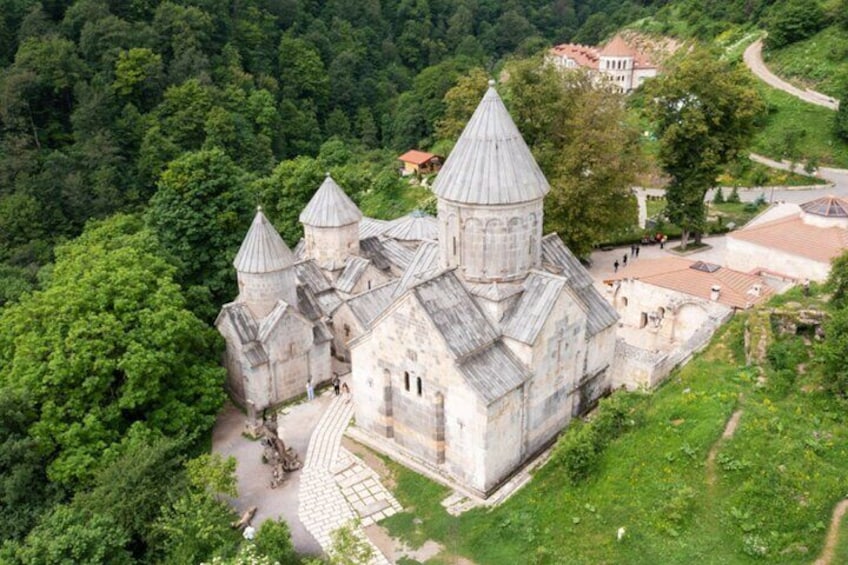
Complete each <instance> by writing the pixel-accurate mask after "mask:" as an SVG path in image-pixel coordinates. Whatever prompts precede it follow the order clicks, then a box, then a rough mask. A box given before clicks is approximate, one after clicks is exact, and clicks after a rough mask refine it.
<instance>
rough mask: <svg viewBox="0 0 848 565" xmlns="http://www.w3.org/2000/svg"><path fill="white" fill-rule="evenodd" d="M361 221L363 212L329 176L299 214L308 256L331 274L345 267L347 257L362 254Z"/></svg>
mask: <svg viewBox="0 0 848 565" xmlns="http://www.w3.org/2000/svg"><path fill="white" fill-rule="evenodd" d="M360 220H362V212H360V211H359V208H358V207H357V206H356V204H355V203H354V202H353V200H351V199H350V197H349V196H348V195H347V194H345V192H344V191H343V190H342V189H341V187H340V186H339V185H338V184H336V181H334V180H333V177H331V176H330V173H327V178H326V179H324V182H323V183H321V186H320V187H318V190H317V191H315V194H314V195H313V196H312V199H310V200H309V204H307V205H306V208H304V209H303V212H301V213H300V222H301V223H302V224H303V239H304V241H305V250H304V251H305V255H306V257H309V258H311V259H314V260H315V261H316V262H317V263H318V265H319V266H320V267H321V268H323V269H327V270H329V271H336V270H338V269H342V268H344V266H345V262H346V261H347V257H348V256H349V255H356V254H358V253H359V222H360Z"/></svg>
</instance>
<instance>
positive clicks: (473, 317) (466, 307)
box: [412, 271, 498, 358]
mask: <svg viewBox="0 0 848 565" xmlns="http://www.w3.org/2000/svg"><path fill="white" fill-rule="evenodd" d="M412 290H413V292H414V293H415V295H416V297H417V298H418V300H419V301H420V302H421V306H422V307H423V308H424V311H425V312H426V313H427V315H428V316H429V317H430V319H431V320H432V321H433V324H434V325H435V326H436V328H437V329H438V330H439V333H441V334H442V336H443V337H444V339H445V342H446V343H447V346H448V349H450V351H451V353H453V355H454V356H455V357H457V358H461V357H464V356H465V355H468V354H469V353H472V352H474V351H477V350H479V349H482V348H483V347H485V346H486V345H489V344H491V343H492V342H493V341H495V339H497V337H498V335H497V333H496V332H495V329H494V328H493V327H492V325H491V324H490V323H489V321H488V319H486V316H485V315H484V314H483V312H482V311H481V310H480V307H479V306H477V303H476V302H474V299H473V298H472V297H471V295H470V294H468V291H467V290H465V287H464V286H462V283H461V282H460V281H459V279H458V278H457V277H456V275H455V274H454V273H453V271H447V272H445V273H443V274H441V275H439V276H438V277H435V278H432V279H430V280H428V281H425V282H423V283H421V284H419V285H417V286H415V287H413V289H412Z"/></svg>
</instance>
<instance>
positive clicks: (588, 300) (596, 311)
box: [571, 284, 618, 337]
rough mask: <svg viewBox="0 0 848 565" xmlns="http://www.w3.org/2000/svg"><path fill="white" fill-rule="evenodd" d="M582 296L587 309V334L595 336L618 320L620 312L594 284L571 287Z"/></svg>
mask: <svg viewBox="0 0 848 565" xmlns="http://www.w3.org/2000/svg"><path fill="white" fill-rule="evenodd" d="M571 289H572V290H573V291H574V293H575V294H576V295H577V296H578V297H579V298H580V301H581V302H582V303H583V305H584V310H585V311H586V336H587V337H594V336H596V335H597V334H599V333H600V332H602V331H603V330H605V329H606V328H608V327H610V326H611V325H613V324H615V323H616V322H617V321H618V313H617V312H616V311H615V308H613V307H612V304H610V303H609V302H607V300H606V299H605V298H604V297H603V296H601V293H600V292H598V290H597V289H596V288H595V286H594V285H591V284H590V285H588V286H584V287H577V288H575V287H574V286H572V287H571Z"/></svg>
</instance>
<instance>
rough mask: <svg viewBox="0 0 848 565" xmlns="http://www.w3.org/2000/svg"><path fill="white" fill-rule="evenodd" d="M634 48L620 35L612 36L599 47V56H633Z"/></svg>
mask: <svg viewBox="0 0 848 565" xmlns="http://www.w3.org/2000/svg"><path fill="white" fill-rule="evenodd" d="M636 55H637V53H636V50H635V49H633V48H632V47H630V46H629V45H628V44H627V42H626V41H624V38H623V37H621V36H620V35H616V36H615V37H613V38H612V39H611V40H610V41H609V43H607V44H606V45H604V47H603V49H601V57H635V56H636Z"/></svg>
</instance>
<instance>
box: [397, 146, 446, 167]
mask: <svg viewBox="0 0 848 565" xmlns="http://www.w3.org/2000/svg"><path fill="white" fill-rule="evenodd" d="M433 157H438V155H434V154H433V153H427V152H426V151H418V150H416V149H410V150H409V151H407V152H406V153H404V154H403V155H401V156H400V157H398V160H399V161H403V162H404V163H412V164H413V165H423V164H424V163H426V162H427V161H429V160H430V159H432V158H433Z"/></svg>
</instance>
